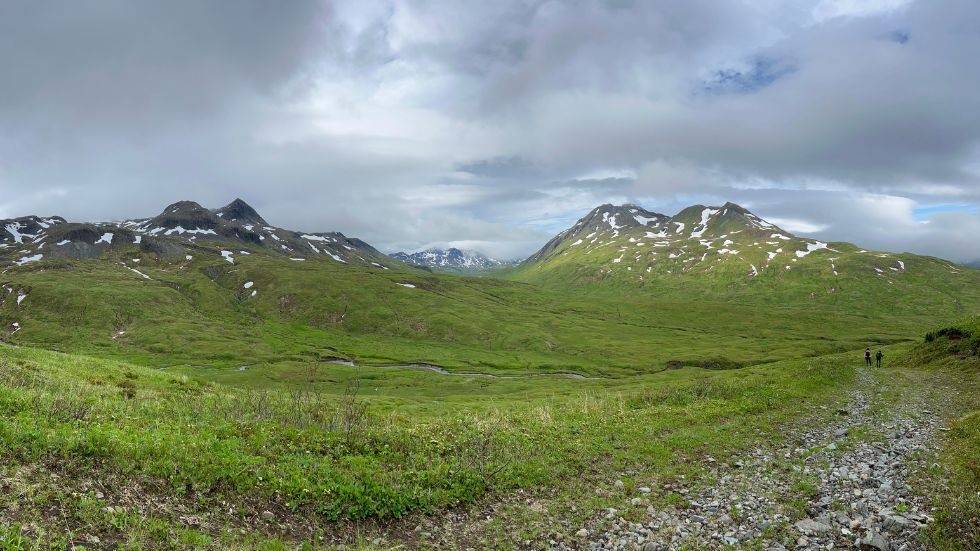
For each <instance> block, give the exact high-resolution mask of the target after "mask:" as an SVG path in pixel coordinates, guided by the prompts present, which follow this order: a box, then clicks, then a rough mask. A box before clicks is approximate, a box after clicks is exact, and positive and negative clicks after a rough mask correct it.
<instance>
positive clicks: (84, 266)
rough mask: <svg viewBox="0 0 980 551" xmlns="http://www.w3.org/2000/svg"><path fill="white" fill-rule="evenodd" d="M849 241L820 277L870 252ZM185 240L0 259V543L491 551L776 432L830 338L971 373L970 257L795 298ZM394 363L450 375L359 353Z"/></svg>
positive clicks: (796, 413)
mask: <svg viewBox="0 0 980 551" xmlns="http://www.w3.org/2000/svg"><path fill="white" fill-rule="evenodd" d="M201 246H202V247H203V246H206V245H201ZM820 254H823V252H815V253H813V254H812V255H810V256H807V257H806V258H805V259H803V260H802V262H801V263H799V264H798V265H797V267H799V268H800V269H799V270H793V271H791V272H792V273H793V274H798V273H807V272H806V270H804V268H806V266H808V265H809V264H808V263H809V262H811V261H812V262H814V263H815V264H813V265H812V267H813V270H817V267H816V266H817V264H816V262H817V261H820V262H824V261H825V260H826V259H822V260H821V257H820V256H819V255H820ZM849 254H851V255H852V256H851V257H850V258H849V259H844V260H841V261H840V266H842V268H840V269H841V270H843V269H845V268H847V267H848V266H850V267H855V266H858V265H859V264H860V263H861V262H864V263H866V262H867V259H865V258H864V257H862V256H859V253H857V252H856V251H849ZM194 256H195V258H198V260H194V261H188V262H178V263H168V262H162V261H159V260H157V259H155V258H152V257H144V258H142V259H141V262H140V264H139V269H140V270H141V271H142V272H144V273H146V274H147V275H149V276H150V277H151V278H152V279H150V280H146V279H143V278H142V277H139V276H135V275H134V274H133V273H132V272H130V271H129V270H126V269H124V268H123V267H122V266H119V263H120V262H129V261H128V260H127V258H128V256H127V255H125V254H123V255H120V256H119V257H118V258H108V257H107V258H104V259H100V260H97V261H81V262H40V263H37V264H32V265H29V266H28V267H24V268H12V269H10V270H8V271H7V272H6V273H5V274H4V275H3V278H4V279H3V280H2V281H0V284H2V286H3V287H5V288H7V289H10V291H9V292H7V291H2V292H0V331H4V333H3V334H2V337H3V339H4V340H6V341H8V342H12V343H14V344H17V345H21V346H14V347H4V346H2V345H0V458H2V463H3V467H2V468H0V485H3V486H0V490H2V491H0V499H4V500H6V501H5V502H2V503H0V511H3V512H0V549H5V548H10V549H22V548H64V547H68V546H70V545H73V544H81V545H95V546H98V545H100V544H93V543H91V542H92V541H94V539H93V538H98V541H99V542H102V544H108V545H113V546H119V547H128V548H145V547H171V548H196V547H210V548H248V549H252V548H267V549H277V548H294V547H296V546H297V545H307V546H310V547H314V548H316V547H322V546H325V545H327V544H329V543H331V542H333V543H339V542H341V541H343V542H345V543H346V544H348V545H357V546H360V547H365V548H370V547H372V546H375V547H382V548H384V547H391V546H394V545H398V544H399V543H400V542H399V541H391V540H386V541H383V542H381V543H380V544H378V545H376V544H374V543H373V540H374V533H373V532H371V536H370V538H369V539H370V542H368V543H365V542H364V541H359V539H358V538H359V536H358V535H357V534H354V535H352V533H351V530H350V529H349V528H348V527H349V526H351V525H354V526H357V527H359V528H360V527H365V526H367V527H368V532H370V531H371V530H370V527H371V526H375V527H381V528H379V530H378V531H379V532H385V531H386V530H385V529H384V528H385V527H389V528H390V527H394V529H389V530H387V532H388V533H389V534H391V533H411V530H412V529H413V528H414V526H415V525H418V524H421V523H422V522H423V521H424V519H425V515H428V514H436V515H437V514H440V513H441V512H443V511H446V510H447V509H453V510H455V511H460V510H461V511H465V512H466V514H469V515H472V516H473V518H484V517H486V516H493V517H494V518H495V519H496V520H495V521H493V522H489V523H485V525H486V526H485V528H483V529H481V530H480V531H479V533H477V534H474V535H464V536H460V537H461V538H469V539H466V540H465V541H463V540H460V541H454V542H451V543H452V545H451V546H461V547H466V546H469V547H475V548H481V547H512V546H516V545H518V542H516V541H514V540H513V538H514V537H517V538H519V539H520V540H521V541H523V540H525V539H529V540H535V541H536V539H535V538H536V537H537V534H539V533H547V532H548V531H549V530H553V529H554V527H555V523H556V522H558V521H559V519H561V520H565V521H566V522H570V523H572V524H574V523H576V522H577V523H580V524H579V525H581V523H582V522H584V521H585V520H586V519H589V518H595V515H596V513H597V512H598V511H601V510H602V509H604V508H607V507H614V506H615V507H617V508H621V507H622V499H621V498H622V495H621V492H617V491H615V490H614V488H613V482H614V481H615V480H616V479H622V480H623V481H624V484H625V488H624V489H625V490H626V491H627V493H629V492H633V491H634V490H635V488H638V487H640V486H654V487H656V486H657V485H658V484H661V483H666V482H670V481H674V480H680V479H681V477H687V479H691V478H692V477H697V476H700V474H701V473H702V466H701V465H700V460H701V459H702V458H703V457H705V456H707V455H711V456H712V457H715V458H716V459H717V460H719V461H723V460H724V458H725V457H727V456H730V455H732V454H734V453H736V452H738V451H739V450H744V449H747V448H749V447H751V446H753V445H754V443H755V442H757V441H758V439H759V438H772V439H777V440H778V439H780V438H783V437H785V435H783V434H782V433H781V432H780V430H781V429H780V428H781V427H783V426H785V425H787V424H791V423H792V422H795V420H797V419H799V418H800V417H801V416H804V415H806V416H808V417H812V416H813V415H815V410H814V409H813V408H814V406H815V405H818V404H823V405H829V406H832V405H833V404H834V403H835V402H837V401H839V400H841V399H842V396H846V395H847V392H848V391H849V390H850V389H851V387H852V385H853V384H854V363H855V362H854V361H855V359H856V360H857V361H858V362H859V361H860V356H859V355H855V354H854V353H853V352H850V351H853V350H861V349H863V348H864V347H865V346H868V345H874V346H880V345H887V344H896V343H898V344H900V345H901V346H898V347H893V348H890V349H887V350H888V356H886V365H887V366H888V367H889V368H892V367H893V369H892V370H890V371H888V373H889V374H893V375H894V376H895V377H896V381H903V384H905V385H906V386H907V387H908V388H909V389H913V390H921V391H922V392H935V391H936V389H937V388H940V387H942V385H947V384H950V380H951V377H952V378H954V379H955V378H956V377H960V378H962V380H963V381H966V383H967V384H971V385H975V384H976V383H977V381H976V379H977V378H976V370H975V364H976V348H975V346H974V344H975V339H976V335H980V327H977V326H976V323H977V322H976V321H967V322H961V323H959V324H957V323H954V322H951V321H950V320H948V319H947V316H949V315H950V312H956V311H958V310H957V309H963V310H968V311H969V310H970V309H973V311H976V309H977V308H980V294H978V291H977V290H976V289H972V288H970V286H969V285H967V283H969V282H970V281H973V280H972V279H970V278H971V277H973V274H968V275H967V276H964V278H963V279H962V280H959V279H956V278H947V280H944V281H943V282H942V285H938V284H937V290H927V289H926V286H927V285H929V286H931V285H932V282H933V281H934V280H936V279H937V278H940V279H941V278H942V277H943V276H942V275H941V274H939V272H930V271H929V270H931V269H939V268H942V269H947V267H945V265H941V264H940V263H935V264H931V262H932V260H928V259H924V260H923V259H921V258H918V257H916V258H911V257H910V256H902V257H901V258H905V259H906V265H907V268H908V269H907V271H906V272H904V273H902V274H901V275H902V276H906V277H905V279H903V280H901V281H899V280H898V279H897V278H898V276H897V275H896V276H893V277H895V278H896V283H895V284H888V283H882V282H880V281H878V280H877V279H874V278H876V277H878V276H873V277H872V279H870V280H865V279H862V278H854V279H850V280H848V279H846V278H845V279H843V280H842V281H843V282H842V283H841V287H839V289H838V290H839V291H840V292H837V291H835V293H833V294H831V293H823V294H819V295H812V293H814V292H815V291H814V290H813V289H815V288H816V287H814V286H819V285H824V284H825V283H826V281H827V280H826V279H822V280H821V279H819V278H817V279H813V277H811V278H810V279H808V278H807V277H801V279H796V278H797V276H796V275H792V276H787V275H785V274H784V275H783V276H782V277H779V278H778V280H777V279H776V278H777V276H775V275H772V276H771V277H772V278H773V279H764V278H763V279H759V280H757V281H755V282H750V283H747V284H744V285H743V282H741V280H737V279H732V278H733V277H735V276H736V272H738V273H741V272H739V270H740V269H738V270H736V269H735V268H732V270H730V271H729V272H725V270H722V269H720V268H719V270H717V272H718V274H715V273H713V274H712V275H711V276H706V279H704V283H703V284H699V283H695V282H694V280H689V279H685V278H679V279H669V278H667V279H663V280H662V281H661V285H660V286H658V287H653V286H646V284H645V285H644V286H641V287H639V288H638V287H637V286H636V285H635V282H633V281H630V280H627V279H617V278H611V279H609V280H608V281H606V280H604V281H603V283H602V284H601V285H600V284H597V283H596V284H593V283H595V282H592V283H587V284H579V283H581V282H576V281H577V280H576V281H573V280H570V279H568V280H562V279H561V278H558V279H555V280H553V282H552V283H540V282H539V283H535V284H529V283H526V282H521V281H507V280H501V279H494V278H489V277H483V278H468V277H460V276H454V275H446V274H433V273H428V272H423V271H416V270H409V269H397V268H396V269H392V270H380V269H373V268H365V267H356V266H343V265H340V264H338V263H335V262H333V261H314V260H309V261H306V262H287V261H284V260H283V259H282V258H280V257H277V256H275V255H269V254H264V253H262V252H261V251H259V250H255V251H253V254H252V255H240V256H238V257H236V258H237V262H238V263H237V264H235V265H231V264H228V263H226V262H223V261H220V260H217V261H215V260H210V261H209V260H205V258H207V257H206V255H194ZM850 262H854V263H859V264H854V265H853V266H852V265H851V264H849V263H850ZM871 262H875V261H873V260H872V261H871ZM860 266H863V268H866V267H867V266H864V264H860ZM863 268H862V269H863ZM556 269H558V270H560V269H564V268H561V267H560V266H559V267H557V268H556ZM815 273H817V272H816V271H814V272H812V273H810V276H813V274H815ZM937 274H939V275H937ZM525 275H526V274H525ZM743 275H744V274H743ZM518 276H520V274H516V275H515V274H514V273H512V274H511V276H510V277H518ZM520 277H524V276H520ZM692 277H693V276H692ZM738 277H741V276H738ZM712 278H715V279H712ZM527 279H528V280H529V281H530V280H533V279H534V278H530V277H529V278H527ZM249 281H251V282H253V285H252V286H250V287H249V288H248V292H246V287H245V283H246V282H249ZM964 282H966V283H964ZM399 283H411V284H413V285H415V288H406V287H403V286H401V285H398V284H399ZM573 284H574V285H573ZM570 288H571V289H573V290H572V291H570V290H569V289H570ZM253 290H254V291H256V295H255V296H252V295H251V291H253ZM920 291H921V292H920ZM19 294H23V295H25V296H26V298H24V299H22V300H21V301H18V300H16V297H17V296H18V295H19ZM903 297H905V298H903ZM903 301H904V302H903ZM13 323H18V324H19V326H20V329H19V330H17V331H16V332H14V331H13V329H14V327H13V326H12V324H13ZM951 323H952V325H950V324H951ZM944 324H945V326H946V328H947V329H951V328H956V329H958V330H959V333H950V331H948V330H947V331H946V332H944V333H942V335H940V334H939V333H941V331H938V329H939V328H940V327H943V326H944ZM66 327H67V328H70V330H67V331H66V329H65V328H66ZM2 328H6V329H5V330H4V329H2ZM927 331H932V332H934V334H933V337H932V340H931V341H930V342H928V343H921V344H917V345H915V346H912V343H913V342H915V343H919V342H920V341H922V340H923V335H924V334H926V332H927ZM954 334H955V335H959V337H960V338H954V339H953V340H950V339H949V336H950V335H954ZM338 358H339V359H354V360H356V363H357V365H356V366H347V365H340V364H336V363H330V361H331V360H334V359H338ZM412 363H426V364H434V365H439V366H442V367H444V368H446V369H447V370H448V371H449V372H451V373H454V374H453V375H443V374H437V373H433V372H429V371H423V370H418V369H387V368H383V366H391V365H399V364H412ZM971 366H974V367H971ZM564 372H574V373H580V374H585V375H590V376H594V377H596V378H595V379H587V380H575V379H569V378H563V377H557V376H554V374H556V373H564ZM465 373H468V374H465ZM480 374H483V375H486V374H492V375H496V376H501V377H504V378H488V377H483V376H479V375H480ZM542 374H551V375H552V376H539V375H542ZM951 374H952V375H951ZM894 384H897V383H894ZM977 395H980V393H974V394H973V398H970V395H969V394H968V393H967V394H965V396H967V397H966V398H963V399H962V400H961V402H960V403H957V404H954V406H955V407H953V408H951V411H956V412H958V416H959V419H958V420H956V421H954V422H953V423H952V425H951V429H952V430H951V431H950V432H949V433H948V437H949V446H948V448H947V450H946V451H945V452H944V453H945V455H944V458H945V462H946V463H947V464H948V465H949V466H950V467H949V469H950V470H949V471H948V472H946V471H943V472H942V473H934V477H933V478H931V479H929V480H931V481H932V482H930V483H929V484H928V485H927V487H928V491H929V492H933V493H936V494H938V493H939V492H940V490H939V488H940V487H941V484H942V483H943V482H942V481H946V480H951V481H952V482H951V484H952V486H951V487H952V488H953V496H954V497H953V498H952V499H950V500H949V502H948V503H942V504H941V505H940V513H938V514H937V518H939V519H940V522H939V523H937V524H936V526H935V529H934V530H933V531H932V532H930V534H929V535H928V537H929V538H932V539H931V540H930V541H933V542H936V546H937V548H944V547H942V545H945V544H947V543H949V542H964V541H965V542H970V541H975V527H976V524H975V523H974V524H970V522H972V521H963V520H961V519H963V518H976V511H977V510H978V509H977V505H976V499H975V495H976V492H975V490H974V489H975V488H976V476H977V475H976V461H977V458H976V453H975V451H973V450H976V449H977V446H976V444H977V440H976V438H977V436H976V435H977V429H978V427H977V421H976V416H975V415H972V416H971V414H970V412H971V411H975V410H976V409H977V405H976V403H975V401H976V400H975V397H976V396H977ZM896 399H897V398H896ZM971 399H972V400H973V401H972V402H971ZM971 408H972V409H971ZM816 411H817V413H816V414H817V415H819V411H820V410H816ZM827 411H829V412H830V413H827V414H828V415H830V414H832V412H833V411H834V410H833V407H831V408H830V409H829V410H827ZM853 437H854V438H860V437H864V436H863V435H860V434H858V435H853ZM964 450H965V451H964ZM796 490H797V491H798V492H799V493H801V494H804V495H805V494H807V493H809V492H811V491H812V482H811V481H807V480H805V479H801V480H799V481H798V486H797V488H796ZM971 491H973V494H971V493H970V492H971ZM97 493H101V494H102V496H103V497H102V498H99V497H97ZM630 495H632V494H630ZM971 495H972V496H974V497H971ZM672 496H673V497H671V495H668V496H667V497H665V498H664V499H666V500H667V501H670V500H672V499H673V500H679V501H682V500H683V499H684V497H683V496H681V495H678V494H672ZM488 503H492V504H494V506H493V508H492V509H491V511H492V514H488V513H486V512H485V511H484V510H483V508H484V507H488V505H487V504H488ZM540 504H544V505H541V506H540V507H538V505H540ZM797 505H798V507H799V508H800V510H803V508H804V506H805V502H802V501H801V502H800V503H799V504H797ZM117 508H118V509H117ZM266 513H268V515H271V517H272V520H269V519H268V518H267V515H266ZM640 513H641V511H639V510H637V511H624V512H623V514H624V515H626V516H627V518H630V517H629V515H639V514H640ZM964 515H965V516H964ZM970 515H973V516H972V517H970ZM372 523H375V524H372ZM483 525H484V523H483V522H482V521H481V523H480V526H483ZM515 526H521V529H520V530H519V531H518V530H515V529H514V527H515ZM971 527H972V528H971ZM971 529H972V530H974V532H973V535H972V536H971V535H970V534H971V533H970V530H971ZM571 532H574V530H572V531H571ZM413 537H414V536H409V538H413ZM970 537H973V538H974V540H970V539H969V538H970ZM25 542H27V543H25ZM86 542H88V543H86ZM107 542H108V543H107ZM431 543H432V545H437V542H431ZM410 545H413V546H414V545H419V543H418V541H417V538H416V539H412V540H411V542H410ZM446 545H450V544H446ZM950 545H953V544H952V543H950ZM4 546H7V547H4ZM949 548H955V547H949ZM964 548H969V547H964Z"/></svg>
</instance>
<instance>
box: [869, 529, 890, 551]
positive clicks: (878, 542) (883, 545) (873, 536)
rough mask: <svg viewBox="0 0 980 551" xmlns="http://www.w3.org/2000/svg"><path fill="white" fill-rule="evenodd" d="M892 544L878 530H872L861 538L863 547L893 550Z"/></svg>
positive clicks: (886, 550)
mask: <svg viewBox="0 0 980 551" xmlns="http://www.w3.org/2000/svg"><path fill="white" fill-rule="evenodd" d="M891 548H892V546H891V544H890V543H888V540H887V539H885V536H882V535H881V534H879V533H878V532H875V531H874V530H871V531H870V532H868V535H866V536H864V537H863V538H862V539H861V549H877V550H878V551H891Z"/></svg>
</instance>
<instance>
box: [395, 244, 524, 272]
mask: <svg viewBox="0 0 980 551" xmlns="http://www.w3.org/2000/svg"><path fill="white" fill-rule="evenodd" d="M388 256H390V257H391V258H394V259H395V260H400V261H402V262H404V263H406V264H412V265H415V266H423V267H426V268H431V269H433V270H440V271H446V272H463V273H466V272H483V271H487V270H492V269H495V268H505V267H508V266H515V265H516V264H518V263H517V262H514V261H504V260H497V259H494V258H490V257H488V256H486V255H484V254H482V253H478V252H474V251H463V250H460V249H457V248H455V247H450V248H449V249H446V250H441V249H428V250H425V251H419V252H415V253H405V252H397V253H392V254H390V255H388Z"/></svg>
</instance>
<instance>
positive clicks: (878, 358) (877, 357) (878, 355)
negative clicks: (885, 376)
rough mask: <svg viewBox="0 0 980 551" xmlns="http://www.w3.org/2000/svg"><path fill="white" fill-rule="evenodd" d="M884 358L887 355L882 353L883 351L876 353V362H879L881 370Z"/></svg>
mask: <svg viewBox="0 0 980 551" xmlns="http://www.w3.org/2000/svg"><path fill="white" fill-rule="evenodd" d="M884 356H885V354H884V353H882V351H881V350H879V351H878V352H876V353H875V360H877V362H878V367H879V368H880V367H881V358H883V357H884Z"/></svg>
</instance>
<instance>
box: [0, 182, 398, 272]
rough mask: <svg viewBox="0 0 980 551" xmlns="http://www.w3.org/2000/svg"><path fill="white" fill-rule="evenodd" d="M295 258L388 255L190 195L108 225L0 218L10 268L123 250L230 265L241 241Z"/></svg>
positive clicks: (373, 261) (376, 260)
mask: <svg viewBox="0 0 980 551" xmlns="http://www.w3.org/2000/svg"><path fill="white" fill-rule="evenodd" d="M244 246H255V247H260V248H261V249H262V250H265V251H269V252H272V253H277V254H280V255H282V256H286V257H289V258H297V259H307V258H326V259H331V260H333V261H336V262H339V263H342V264H367V265H373V266H375V267H377V268H385V267H386V266H385V265H384V264H385V263H388V262H390V259H389V258H388V257H386V256H385V255H383V254H382V253H380V252H379V251H377V250H376V249H375V248H374V247H371V246H370V245H368V244H367V243H365V242H363V241H361V240H359V239H353V238H348V237H346V236H345V235H343V234H342V233H337V232H328V233H302V232H296V231H290V230H285V229H282V228H277V227H274V226H271V225H269V224H268V223H267V222H266V221H265V219H263V218H262V217H261V216H260V215H259V214H258V213H257V212H256V211H255V209H253V208H252V207H251V206H249V205H248V204H247V203H245V202H244V201H242V200H241V199H235V200H234V201H232V202H231V203H229V204H227V205H225V206H224V207H221V208H218V209H211V210H209V209H206V208H204V207H202V206H201V205H199V204H197V203H195V202H193V201H180V202H177V203H174V204H172V205H169V206H167V207H166V208H165V209H163V211H162V212H161V213H160V214H158V215H156V216H154V217H152V218H143V219H134V220H124V221H120V222H111V223H98V224H93V223H70V222H67V221H66V220H65V219H64V218H62V217H60V216H52V217H47V218H45V217H39V216H26V217H22V218H14V219H9V220H0V262H4V261H6V262H7V263H12V264H15V265H18V266H23V265H25V264H30V263H33V262H39V261H42V260H69V259H74V260H84V259H94V258H98V257H100V256H102V255H104V254H105V253H107V252H109V251H122V250H128V251H133V252H134V253H142V254H150V255H154V256H156V257H158V258H160V259H163V260H168V261H184V260H190V258H191V257H193V256H194V255H206V256H212V257H217V258H221V259H224V260H225V261H227V262H230V263H234V262H235V257H236V256H238V255H241V254H249V253H248V252H247V251H242V250H241V247H244Z"/></svg>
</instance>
